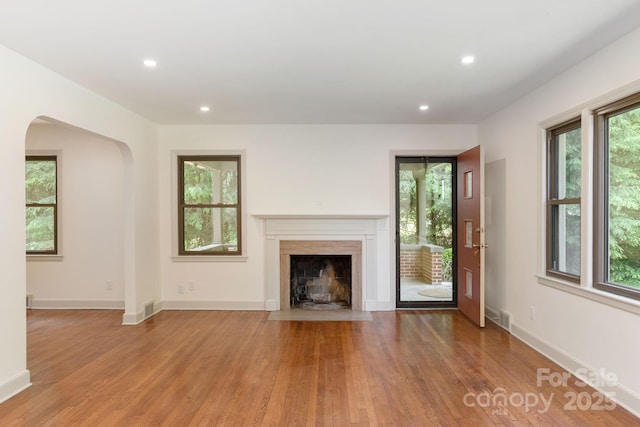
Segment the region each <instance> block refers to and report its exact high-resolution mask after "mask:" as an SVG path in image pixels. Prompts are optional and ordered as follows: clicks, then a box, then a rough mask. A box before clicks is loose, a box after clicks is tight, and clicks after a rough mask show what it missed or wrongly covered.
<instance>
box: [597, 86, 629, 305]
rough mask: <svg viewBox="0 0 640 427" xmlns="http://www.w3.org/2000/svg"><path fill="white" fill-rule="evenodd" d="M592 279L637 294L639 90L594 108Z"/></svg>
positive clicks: (601, 286) (600, 286) (611, 289)
mask: <svg viewBox="0 0 640 427" xmlns="http://www.w3.org/2000/svg"><path fill="white" fill-rule="evenodd" d="M595 124H596V135H595V142H596V162H595V164H596V185H595V188H596V199H595V200H596V203H595V205H596V210H595V218H594V224H595V233H594V234H595V236H594V237H595V256H596V260H595V263H594V264H595V271H594V273H595V283H594V287H596V288H598V289H601V290H605V291H608V292H612V293H616V294H620V295H624V296H628V297H631V298H635V299H640V94H638V95H634V96H632V97H629V98H625V99H623V100H620V101H618V102H615V103H613V104H610V105H607V106H605V107H603V108H600V109H598V110H596V111H595Z"/></svg>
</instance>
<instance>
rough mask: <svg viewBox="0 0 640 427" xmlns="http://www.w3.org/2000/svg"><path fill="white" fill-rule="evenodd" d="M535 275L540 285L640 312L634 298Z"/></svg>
mask: <svg viewBox="0 0 640 427" xmlns="http://www.w3.org/2000/svg"><path fill="white" fill-rule="evenodd" d="M536 277H537V279H538V283H540V284H542V285H545V286H549V287H551V288H554V289H558V290H561V291H564V292H568V293H570V294H574V295H578V296H581V297H583V298H588V299H590V300H592V301H596V302H599V303H602V304H606V305H608V306H610V307H614V308H618V309H621V310H625V311H628V312H630V313H634V314H640V301H636V300H634V299H631V298H626V297H623V296H620V295H616V294H612V293H609V292H604V291H600V290H598V289H593V288H583V287H580V286H579V285H577V284H575V283H571V282H568V281H565V280H560V279H556V278H554V277H549V276H541V275H537V276H536Z"/></svg>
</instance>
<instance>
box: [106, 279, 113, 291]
mask: <svg viewBox="0 0 640 427" xmlns="http://www.w3.org/2000/svg"><path fill="white" fill-rule="evenodd" d="M104 287H105V289H106V290H108V291H111V290H113V280H107V281H106V282H104Z"/></svg>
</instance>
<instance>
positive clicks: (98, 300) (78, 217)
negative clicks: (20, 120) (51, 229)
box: [26, 124, 124, 309]
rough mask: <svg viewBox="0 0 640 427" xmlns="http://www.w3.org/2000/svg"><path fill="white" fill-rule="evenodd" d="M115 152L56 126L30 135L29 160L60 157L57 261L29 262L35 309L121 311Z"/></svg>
mask: <svg viewBox="0 0 640 427" xmlns="http://www.w3.org/2000/svg"><path fill="white" fill-rule="evenodd" d="M118 144H120V143H118V142H115V141H112V140H108V139H105V138H102V137H98V136H96V135H94V134H91V133H89V132H85V131H81V130H78V129H75V128H69V127H62V126H59V125H56V124H34V125H31V126H30V127H29V131H28V132H27V138H26V150H27V154H32V153H55V154H56V155H57V156H58V216H59V233H58V234H59V236H60V238H59V245H60V250H59V254H60V255H61V256H62V257H61V258H60V257H55V258H54V259H55V261H50V260H49V259H50V258H51V257H48V256H44V257H43V256H36V257H33V256H32V257H27V292H28V293H30V294H32V295H33V307H34V308H73V307H80V308H122V309H124V218H123V216H124V159H123V157H122V152H121V150H120V148H119V147H118ZM107 281H110V282H111V284H112V286H111V289H108V286H107V283H106V282H107Z"/></svg>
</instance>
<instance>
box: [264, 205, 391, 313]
mask: <svg viewBox="0 0 640 427" xmlns="http://www.w3.org/2000/svg"><path fill="white" fill-rule="evenodd" d="M254 217H256V218H259V219H263V220H264V233H265V242H266V257H265V264H266V265H265V269H266V301H265V309H266V310H268V311H276V310H288V309H289V308H290V307H289V304H290V303H289V301H290V299H289V293H290V284H289V280H290V276H289V271H290V255H292V254H294V255H325V254H326V255H351V256H352V258H351V266H352V301H351V309H352V310H356V311H375V310H376V299H377V291H378V290H377V283H378V277H377V275H378V274H377V268H376V267H377V263H376V260H377V257H378V233H379V232H381V231H382V232H385V233H386V232H387V230H384V227H385V224H386V221H385V220H384V219H386V215H254Z"/></svg>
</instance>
